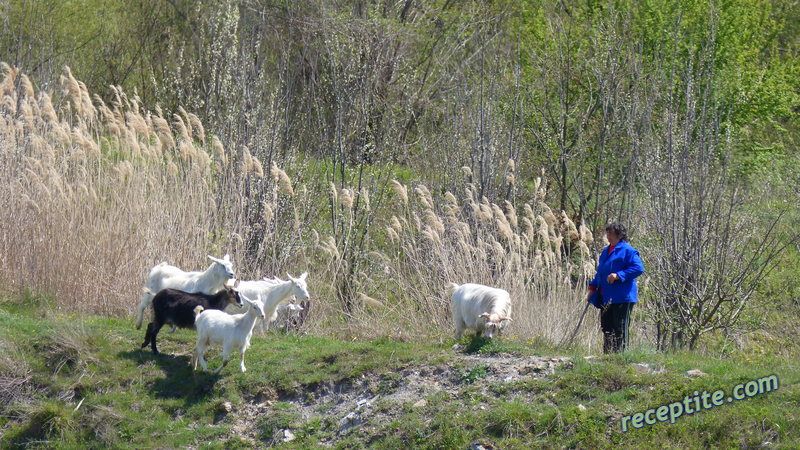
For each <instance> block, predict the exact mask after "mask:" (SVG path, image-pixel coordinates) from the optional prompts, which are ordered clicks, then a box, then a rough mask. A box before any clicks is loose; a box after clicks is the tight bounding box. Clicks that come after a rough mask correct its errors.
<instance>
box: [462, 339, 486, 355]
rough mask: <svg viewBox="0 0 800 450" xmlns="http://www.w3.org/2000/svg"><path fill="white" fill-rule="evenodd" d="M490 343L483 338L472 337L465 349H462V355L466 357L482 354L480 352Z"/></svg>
mask: <svg viewBox="0 0 800 450" xmlns="http://www.w3.org/2000/svg"><path fill="white" fill-rule="evenodd" d="M491 343H492V340H491V339H487V338H485V337H481V336H477V335H472V336H470V340H469V343H468V344H467V346H466V347H464V353H466V354H468V355H473V354H475V353H482V352H481V350H483V349H484V347H487V346H490V345H491Z"/></svg>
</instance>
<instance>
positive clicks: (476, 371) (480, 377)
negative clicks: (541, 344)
mask: <svg viewBox="0 0 800 450" xmlns="http://www.w3.org/2000/svg"><path fill="white" fill-rule="evenodd" d="M562 364H572V362H571V361H570V358H567V357H563V356H559V357H540V356H526V357H519V356H511V355H505V354H501V355H493V356H485V355H466V354H456V355H455V356H454V357H453V358H451V359H449V360H448V361H447V362H446V363H442V364H440V365H409V366H406V367H404V368H401V369H400V370H397V371H394V372H389V373H384V374H381V375H374V376H361V377H359V378H357V379H355V380H347V381H344V382H341V383H337V384H333V383H331V384H323V385H317V386H315V387H313V388H311V389H310V390H308V391H306V392H303V393H301V394H300V395H298V396H296V397H293V398H282V399H281V400H282V402H281V405H280V411H281V412H282V413H285V412H286V409H287V403H288V404H289V407H290V409H291V410H292V413H293V414H295V415H296V417H297V418H298V419H299V420H298V421H299V422H300V423H295V424H294V426H295V428H298V427H300V426H302V425H303V424H305V423H308V422H310V421H312V420H315V419H321V420H324V421H325V422H326V424H327V426H328V427H329V428H332V429H333V432H332V433H331V438H330V439H329V440H328V441H326V442H320V444H322V445H333V444H335V443H336V442H337V441H338V440H339V438H341V437H343V436H347V435H348V434H350V433H352V432H357V431H359V429H360V428H363V426H364V425H367V424H368V423H370V424H374V423H386V422H388V421H391V420H393V419H395V418H397V417H398V416H399V415H400V414H402V413H403V411H404V410H408V408H412V409H414V408H424V407H425V406H426V405H427V400H426V399H427V398H429V397H430V396H432V395H437V394H438V395H441V394H444V395H447V396H449V397H457V396H458V395H460V394H461V393H462V392H463V391H464V390H466V389H470V390H471V391H477V392H482V393H485V394H487V395H494V394H492V393H491V392H490V390H489V387H490V386H491V385H494V384H495V383H512V382H516V381H522V380H525V379H531V378H544V377H547V376H550V375H552V374H553V372H554V371H555V369H556V368H557V367H559V366H561V365H562ZM277 403H278V401H277V400H276V399H275V398H274V397H273V396H270V395H264V396H258V397H256V399H254V402H252V403H247V404H245V405H244V406H243V407H241V408H238V409H237V410H236V411H234V412H233V413H232V414H233V416H234V417H233V418H234V425H233V433H234V434H236V435H238V436H239V437H243V438H246V439H249V440H252V441H253V442H258V441H259V440H260V439H262V436H264V430H261V429H258V426H257V423H258V422H259V420H258V419H259V417H262V415H265V414H267V415H268V414H275V413H276V412H277V411H276V409H275V406H276V405H277ZM291 428H292V427H291V426H288V427H286V428H281V429H276V430H272V432H271V433H268V434H270V435H271V436H272V438H271V439H270V442H267V444H279V443H281V442H285V441H287V440H291V439H293V438H294V434H295V433H296V430H294V429H291ZM287 430H288V432H287ZM363 431H367V430H363Z"/></svg>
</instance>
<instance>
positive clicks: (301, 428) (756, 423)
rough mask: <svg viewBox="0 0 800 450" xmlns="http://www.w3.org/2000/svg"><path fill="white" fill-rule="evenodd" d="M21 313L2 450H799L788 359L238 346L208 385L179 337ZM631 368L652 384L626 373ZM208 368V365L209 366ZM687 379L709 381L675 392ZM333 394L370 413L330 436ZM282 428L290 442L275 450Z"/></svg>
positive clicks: (3, 363)
mask: <svg viewBox="0 0 800 450" xmlns="http://www.w3.org/2000/svg"><path fill="white" fill-rule="evenodd" d="M28 301H29V303H27V304H26V303H24V302H22V301H10V300H3V301H2V302H0V344H2V345H3V348H4V349H8V350H9V351H7V352H6V353H5V354H4V355H3V357H2V358H0V394H3V395H4V397H3V399H4V400H6V401H4V402H3V403H2V406H0V436H1V437H0V447H2V448H16V447H43V448H61V447H65V448H71V447H122V448H129V447H137V448H149V447H162V448H164V447H166V448H175V447H186V446H192V447H198V448H250V447H253V446H265V445H273V444H280V445H285V446H287V447H292V448H307V447H318V446H321V445H322V444H331V445H333V446H335V447H337V448H351V447H378V448H408V447H415V448H466V447H468V446H470V445H472V444H474V443H479V444H482V445H484V446H487V447H488V446H494V447H495V448H532V447H545V448H551V447H562V446H566V447H573V448H609V447H612V446H622V447H642V446H648V445H650V446H658V447H667V448H678V447H680V448H687V447H688V448H704V447H721V448H726V447H757V446H760V445H766V444H765V443H767V442H770V443H772V444H774V445H777V446H780V447H784V448H789V447H796V446H798V445H800V431H798V430H800V414H799V413H798V412H797V411H800V388H798V386H800V368H798V364H797V362H796V361H794V360H792V359H785V358H778V357H770V356H765V355H761V356H757V357H750V361H749V362H745V361H746V359H747V357H748V355H745V354H732V355H730V356H725V357H714V358H712V357H708V356H706V355H702V354H699V353H688V352H687V353H668V354H663V353H655V352H648V351H641V350H639V351H637V350H634V351H631V352H628V353H625V354H623V355H614V356H605V357H600V358H596V359H592V360H585V359H584V358H583V357H582V356H583V355H581V354H580V353H579V352H574V353H573V354H571V355H570V356H572V361H571V362H568V363H565V364H562V365H561V366H560V367H559V368H558V369H556V371H555V373H554V374H553V375H552V376H548V377H532V376H519V377H515V378H514V379H512V380H507V381H506V380H498V379H497V378H492V377H491V374H492V370H493V367H492V365H493V363H492V358H494V357H496V356H498V355H513V356H515V357H519V358H528V357H529V358H533V355H557V354H558V353H557V352H556V351H555V349H552V348H545V347H531V346H528V345H525V344H519V343H515V342H511V341H508V340H504V339H500V340H495V341H485V340H481V339H478V338H465V339H464V341H462V343H464V344H465V346H464V348H465V349H468V352H464V353H462V352H460V351H459V352H456V351H453V350H452V349H451V348H450V346H451V345H452V343H453V342H452V341H449V342H446V343H444V344H437V345H424V344H411V343H401V342H394V341H392V340H390V339H386V338H382V339H378V340H373V341H369V342H352V341H342V340H336V339H332V338H327V337H318V336H310V335H306V336H301V335H285V334H270V335H267V336H265V337H261V336H257V337H255V338H254V339H253V346H252V348H251V349H250V350H249V351H248V354H247V362H248V372H246V373H240V372H239V371H238V364H231V365H229V367H228V368H226V369H225V370H223V371H222V373H221V374H220V375H212V374H208V373H202V372H200V373H194V374H193V373H192V372H191V370H190V369H189V358H190V356H189V352H190V350H191V348H192V343H193V332H192V331H190V330H179V331H178V332H176V333H174V334H171V333H168V332H167V333H164V336H163V338H162V347H163V351H164V353H166V355H161V356H154V355H153V354H152V353H150V352H149V351H143V350H140V349H139V348H138V346H139V344H140V342H141V340H142V335H143V332H141V331H139V330H135V329H133V327H132V323H131V322H130V321H129V320H120V319H114V318H105V317H85V318H78V317H75V316H65V315H61V314H58V313H51V312H48V311H51V310H52V307H50V308H46V307H45V306H44V305H48V304H51V302H49V301H48V300H47V299H41V298H38V299H36V298H30V297H29V298H28ZM467 355H471V356H470V357H474V356H480V357H482V358H485V360H483V361H484V362H482V363H472V364H471V365H464V364H463V361H459V360H458V358H460V357H464V356H467ZM635 362H647V363H648V364H650V366H651V367H652V368H657V369H661V368H663V369H664V370H665V371H664V372H663V373H640V372H637V371H636V370H635V369H634V367H633V366H632V365H631V364H632V363H635ZM219 363H220V360H219V356H218V353H216V354H214V353H213V352H212V356H211V358H210V360H209V364H210V367H211V368H215V367H216V366H217V365H218V364H219ZM448 368H451V369H452V370H450V371H448ZM417 369H419V370H423V369H424V370H427V371H428V374H427V378H424V380H425V382H427V383H436V382H444V381H446V380H448V379H452V380H454V383H453V385H452V387H451V388H449V389H440V390H429V391H426V393H424V394H421V395H420V396H419V397H405V398H402V397H396V398H395V397H393V395H394V394H397V393H398V392H400V391H399V389H400V388H401V386H402V385H403V384H404V383H405V382H406V379H405V378H406V376H407V373H408V372H407V371H408V370H417ZM689 369H700V370H702V371H703V372H706V373H707V374H708V375H707V376H704V377H699V378H688V377H686V376H685V372H686V371H687V370H689ZM771 374H776V375H777V376H778V377H779V378H780V388H779V390H777V391H775V392H770V393H766V394H764V395H760V396H756V397H754V398H751V399H748V400H744V401H739V402H735V403H732V404H725V405H723V406H721V407H717V408H714V409H711V410H706V411H702V412H699V413H696V414H694V415H687V416H683V417H680V418H678V419H677V420H676V423H675V424H674V425H671V424H669V423H657V424H656V425H653V426H645V427H643V428H641V429H631V430H630V431H628V432H627V433H623V432H622V431H621V429H620V428H621V427H620V418H622V417H623V416H627V415H631V414H634V413H637V412H644V411H646V410H648V409H651V408H657V407H658V406H660V405H663V404H668V403H671V402H675V401H680V400H682V399H683V397H684V396H685V395H687V394H688V395H691V393H692V392H693V391H703V390H707V391H709V392H711V391H715V390H717V389H723V390H726V391H728V390H730V389H732V388H733V386H735V385H737V384H740V383H745V382H747V381H750V380H754V379H758V378H760V377H763V376H766V375H771ZM448 377H449V378H448ZM15 381H16V382H18V383H17V384H16V385H14V386H20V384H19V383H22V384H21V386H23V387H22V388H19V389H17V390H16V391H15V394H14V396H13V397H6V396H5V393H4V392H5V391H3V390H2V387H3V386H12V385H13V382H15ZM334 393H345V394H347V393H353V395H354V397H352V398H351V399H350V400H353V401H355V400H356V399H357V398H362V397H363V398H364V399H371V400H370V401H371V403H370V405H369V406H365V407H364V409H361V410H358V408H355V407H354V408H351V409H352V410H354V411H357V410H358V411H363V413H359V414H360V415H359V416H358V421H354V422H352V426H347V427H345V426H343V423H345V422H343V417H344V415H345V414H346V413H347V412H348V411H349V410H345V409H342V405H343V403H342V400H341V399H339V400H336V399H337V398H338V397H335V396H333V395H332V394H334ZM356 394H358V396H362V397H358V396H356ZM328 398H330V400H329V401H327V400H326V399H328ZM419 400H425V402H419ZM228 403H229V404H230V407H228V408H230V410H231V411H230V412H228V411H227V410H226V404H228ZM79 404H80V407H78V405H79ZM359 408H360V407H359ZM309 411H311V412H309ZM243 427H244V428H243ZM245 428H246V430H247V431H246V432H244V433H243V432H242V430H243V429H245ZM286 429H289V430H291V432H292V433H293V434H294V436H295V439H294V440H292V441H291V442H286V443H284V442H283V439H284V435H283V432H284V431H283V430H286Z"/></svg>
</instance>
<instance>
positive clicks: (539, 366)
mask: <svg viewBox="0 0 800 450" xmlns="http://www.w3.org/2000/svg"><path fill="white" fill-rule="evenodd" d="M549 367H550V366H549V365H548V364H547V363H546V362H544V361H540V362H538V363H536V364H534V365H530V366H525V367H520V368H519V374H520V375H528V374H530V373H531V372H533V373H539V372H543V371H545V370H547V369H548V368H549Z"/></svg>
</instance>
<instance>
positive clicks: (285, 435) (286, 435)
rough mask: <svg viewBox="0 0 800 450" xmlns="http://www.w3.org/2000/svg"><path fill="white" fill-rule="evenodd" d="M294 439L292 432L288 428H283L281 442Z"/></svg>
mask: <svg viewBox="0 0 800 450" xmlns="http://www.w3.org/2000/svg"><path fill="white" fill-rule="evenodd" d="M295 439H296V438H295V435H294V433H292V432H291V431H289V430H283V442H292V441H293V440H295Z"/></svg>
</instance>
